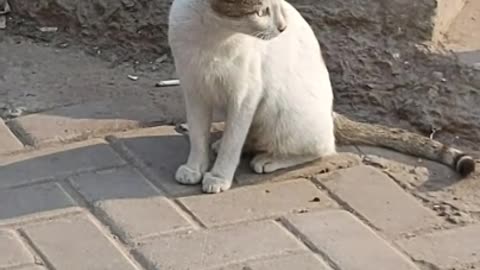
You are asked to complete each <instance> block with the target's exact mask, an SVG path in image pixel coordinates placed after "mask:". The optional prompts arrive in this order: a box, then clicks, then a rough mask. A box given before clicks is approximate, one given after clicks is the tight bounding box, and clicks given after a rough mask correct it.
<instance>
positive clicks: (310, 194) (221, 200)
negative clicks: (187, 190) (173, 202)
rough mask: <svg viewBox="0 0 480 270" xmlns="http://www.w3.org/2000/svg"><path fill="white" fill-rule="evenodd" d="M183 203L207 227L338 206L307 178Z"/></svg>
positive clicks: (186, 200) (197, 198) (187, 199)
mask: <svg viewBox="0 0 480 270" xmlns="http://www.w3.org/2000/svg"><path fill="white" fill-rule="evenodd" d="M180 201H181V202H182V203H183V204H184V205H185V206H186V207H187V208H188V209H189V210H190V211H191V212H192V213H193V214H194V215H195V216H196V217H197V218H198V219H199V220H200V221H201V222H202V223H203V224H205V225H207V226H215V225H224V224H228V223H235V222H240V221H245V220H252V219H260V218H266V217H275V216H278V215H281V214H285V213H290V212H293V211H296V210H297V211H299V210H310V209H315V208H326V207H335V206H336V204H335V203H334V202H333V201H332V200H331V199H330V198H329V197H328V196H326V195H325V194H324V193H323V192H322V191H320V190H319V189H318V188H317V187H316V186H315V185H314V184H313V183H311V182H310V181H308V180H306V179H297V180H292V181H286V182H276V183H267V184H262V185H252V186H245V187H241V188H236V189H232V190H230V191H229V192H225V193H222V194H218V195H215V196H205V195H198V196H189V197H185V198H181V199H180Z"/></svg>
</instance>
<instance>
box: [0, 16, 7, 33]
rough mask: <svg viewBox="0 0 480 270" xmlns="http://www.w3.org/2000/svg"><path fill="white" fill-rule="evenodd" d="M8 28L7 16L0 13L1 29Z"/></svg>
mask: <svg viewBox="0 0 480 270" xmlns="http://www.w3.org/2000/svg"><path fill="white" fill-rule="evenodd" d="M5 28H7V17H5V16H4V15H0V30H3V29H5Z"/></svg>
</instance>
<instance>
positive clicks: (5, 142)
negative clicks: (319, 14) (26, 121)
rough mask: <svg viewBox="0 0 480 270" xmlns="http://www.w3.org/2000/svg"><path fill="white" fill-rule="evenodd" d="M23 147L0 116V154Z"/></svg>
mask: <svg viewBox="0 0 480 270" xmlns="http://www.w3.org/2000/svg"><path fill="white" fill-rule="evenodd" d="M22 149H23V144H22V143H21V142H20V141H19V140H18V139H17V137H15V135H13V133H12V132H11V131H10V129H9V128H8V127H7V125H5V122H3V120H2V119H1V118H0V154H6V153H11V152H15V151H19V150H22Z"/></svg>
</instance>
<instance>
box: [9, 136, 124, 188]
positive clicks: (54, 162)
mask: <svg viewBox="0 0 480 270" xmlns="http://www.w3.org/2000/svg"><path fill="white" fill-rule="evenodd" d="M122 164H125V161H123V160H122V159H120V157H119V156H118V155H117V154H116V153H115V152H114V151H113V150H112V149H111V148H110V146H109V145H108V144H107V143H106V142H105V141H103V140H91V141H86V142H80V143H75V144H71V145H66V146H61V147H56V148H47V149H43V150H39V151H35V152H32V153H24V154H21V155H15V156H11V157H0V188H5V187H10V186H15V185H20V184H26V183H31V182H35V181H37V180H43V179H49V178H53V177H62V176H66V175H69V174H73V173H76V172H80V171H89V170H94V169H100V168H105V167H111V166H119V165H122Z"/></svg>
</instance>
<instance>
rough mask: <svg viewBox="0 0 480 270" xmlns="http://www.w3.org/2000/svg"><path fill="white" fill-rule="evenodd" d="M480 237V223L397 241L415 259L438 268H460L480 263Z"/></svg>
mask: <svg viewBox="0 0 480 270" xmlns="http://www.w3.org/2000/svg"><path fill="white" fill-rule="evenodd" d="M479 239H480V225H478V224H477V225H470V226H467V227H461V228H456V229H452V230H448V231H440V232H436V233H432V234H427V235H423V236H419V237H415V238H410V239H406V240H400V241H398V242H397V243H398V244H399V245H400V246H401V247H402V248H403V249H404V250H405V251H406V252H407V253H408V254H409V255H410V256H411V257H412V258H413V259H415V260H419V261H424V262H427V263H430V264H433V265H435V266H437V267H438V269H459V268H460V267H461V266H462V265H466V264H473V263H478V264H480V245H479V243H478V242H479ZM472 269H473V268H472Z"/></svg>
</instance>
